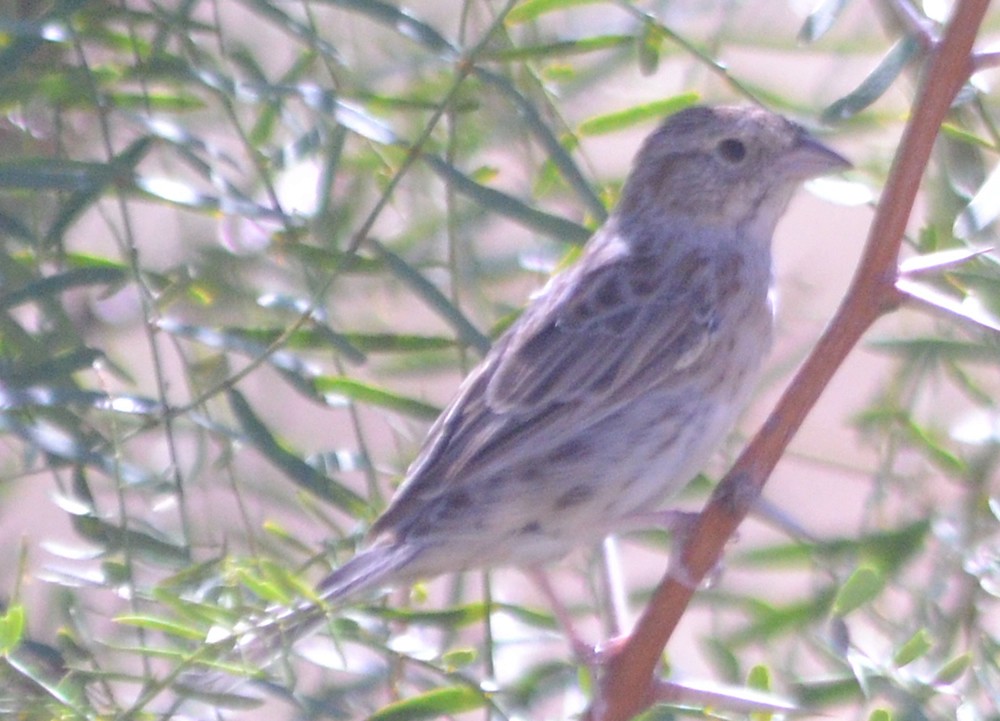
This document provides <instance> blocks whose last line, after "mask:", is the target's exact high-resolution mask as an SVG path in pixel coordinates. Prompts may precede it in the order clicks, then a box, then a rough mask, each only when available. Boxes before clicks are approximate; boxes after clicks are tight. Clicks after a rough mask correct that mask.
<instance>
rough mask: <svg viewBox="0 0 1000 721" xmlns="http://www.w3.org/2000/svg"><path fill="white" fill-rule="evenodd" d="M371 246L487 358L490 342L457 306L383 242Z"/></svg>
mask: <svg viewBox="0 0 1000 721" xmlns="http://www.w3.org/2000/svg"><path fill="white" fill-rule="evenodd" d="M370 245H372V246H373V247H374V248H375V249H376V250H377V251H378V253H379V255H380V256H381V258H382V260H383V261H384V262H385V263H386V265H387V266H388V268H389V270H391V271H392V273H393V275H395V276H396V277H397V278H399V279H400V280H402V281H403V282H405V283H406V284H407V285H408V286H410V288H412V289H413V291H414V292H415V293H416V294H417V295H418V296H420V298H422V299H423V300H424V302H425V303H427V304H428V305H429V306H430V307H431V308H433V309H434V310H435V311H437V312H438V314H440V315H441V317H442V318H444V320H445V321H447V323H448V324H449V325H451V327H452V328H454V329H455V332H456V333H458V335H459V337H460V338H461V339H462V340H463V341H464V342H465V343H466V344H467V345H469V346H471V347H472V348H475V349H476V350H478V351H479V352H480V353H482V354H484V355H485V354H486V352H487V351H489V349H490V345H491V344H490V339H489V338H487V337H486V336H484V335H483V334H482V333H480V332H479V329H478V328H476V327H475V326H474V325H472V323H471V322H470V321H469V320H468V319H467V318H466V317H465V315H464V314H463V313H462V312H461V311H460V310H459V309H458V308H457V307H456V306H455V304H454V303H452V302H451V301H450V300H449V299H448V298H447V297H445V295H444V293H442V292H441V291H440V290H438V289H437V286H435V285H434V284H433V283H431V282H430V281H429V280H427V279H426V278H425V277H424V276H423V275H421V274H420V272H418V271H417V270H416V269H415V268H414V267H413V266H411V265H410V264H409V263H407V262H406V261H405V260H403V259H402V258H400V257H399V256H398V255H396V254H395V253H393V252H392V251H391V250H389V249H388V248H386V247H385V246H383V245H382V244H381V243H376V242H374V241H371V242H370Z"/></svg>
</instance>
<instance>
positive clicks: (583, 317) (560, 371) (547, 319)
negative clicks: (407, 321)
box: [486, 242, 733, 413]
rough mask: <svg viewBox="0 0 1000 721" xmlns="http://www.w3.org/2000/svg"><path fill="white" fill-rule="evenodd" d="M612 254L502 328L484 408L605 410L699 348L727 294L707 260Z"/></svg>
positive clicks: (674, 371)
mask: <svg viewBox="0 0 1000 721" xmlns="http://www.w3.org/2000/svg"><path fill="white" fill-rule="evenodd" d="M609 245H610V247H611V248H615V247H616V245H617V244H615V243H614V242H612V243H611V244H609ZM618 247H621V250H620V251H619V252H613V251H612V252H609V253H608V254H607V255H608V257H607V258H599V260H601V261H603V262H598V263H588V262H586V260H583V261H581V262H580V263H579V264H578V266H577V267H574V268H573V269H571V271H570V272H569V273H564V274H563V275H562V276H559V277H558V278H556V279H555V282H554V283H553V287H552V288H551V289H549V291H548V292H547V293H546V294H545V295H544V296H542V297H540V298H539V299H538V301H537V302H536V303H534V304H533V305H532V306H531V307H530V308H529V309H528V310H527V311H526V312H525V314H524V316H523V317H522V318H521V320H520V322H519V323H518V324H517V325H516V326H514V327H513V328H512V330H511V334H510V338H509V340H508V342H507V343H506V345H505V347H504V348H503V349H502V353H501V354H500V356H499V359H498V363H497V364H496V367H495V369H494V370H493V373H492V377H491V379H490V382H489V385H488V387H487V389H486V400H487V403H488V405H489V406H490V408H491V409H493V410H494V411H496V412H500V413H511V412H513V413H537V412H539V411H540V410H541V409H545V408H547V407H549V406H550V405H553V404H565V403H572V402H574V401H580V402H581V403H582V404H583V405H584V406H586V407H588V409H589V410H590V411H593V410H594V409H595V408H605V409H607V411H608V412H609V413H610V412H614V410H616V409H617V408H618V407H620V406H621V405H622V404H624V403H628V402H629V401H631V400H632V399H633V398H635V397H636V395H637V394H640V393H644V392H645V391H647V390H649V389H650V387H652V386H653V385H655V386H665V385H670V384H671V383H672V382H675V381H676V379H679V378H680V377H681V375H682V373H681V371H683V370H684V369H685V368H687V367H689V366H690V365H691V364H692V363H694V362H695V361H696V360H697V358H698V357H699V355H700V354H701V353H702V352H704V350H705V349H706V348H707V347H708V345H709V344H710V342H711V340H712V337H713V335H714V332H715V328H716V326H717V318H716V312H717V309H718V307H719V302H718V301H719V300H720V293H723V292H725V293H729V292H732V290H733V289H732V288H726V289H722V288H720V287H719V285H720V284H719V278H718V277H717V275H716V273H715V269H714V265H713V263H711V262H710V260H709V257H708V255H707V254H705V253H704V252H703V251H701V250H699V249H691V250H688V251H686V252H683V253H680V254H678V255H677V256H675V257H674V258H673V262H672V263H667V262H665V261H664V259H663V258H660V257H656V256H651V255H647V256H643V255H636V254H633V253H630V252H628V249H627V247H625V246H624V244H620V245H618ZM665 288H669V291H667V292H665V290H664V289H665ZM650 371H654V372H650Z"/></svg>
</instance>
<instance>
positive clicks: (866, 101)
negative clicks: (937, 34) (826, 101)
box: [821, 35, 920, 123]
mask: <svg viewBox="0 0 1000 721" xmlns="http://www.w3.org/2000/svg"><path fill="white" fill-rule="evenodd" d="M918 52H920V41H919V40H918V39H917V38H915V37H912V36H909V35H907V36H906V37H904V38H902V39H901V40H899V41H898V42H897V43H896V44H895V45H893V46H892V49H891V50H890V51H889V52H888V53H887V54H886V56H885V57H884V58H882V61H881V62H880V63H879V64H878V66H877V67H876V68H875V69H874V70H873V71H872V72H871V73H870V74H869V75H868V77H866V78H865V79H864V80H863V81H862V82H861V84H860V85H859V86H858V87H857V88H856V89H855V90H854V91H853V92H851V93H850V94H848V95H846V96H844V97H843V98H841V99H840V100H838V101H836V102H835V103H833V104H832V105H830V107H828V108H827V109H826V110H824V111H823V114H822V115H821V119H822V120H823V122H824V123H837V122H842V121H844V120H847V119H849V118H851V117H853V116H855V115H857V114H858V113H860V112H861V111H862V110H864V109H865V108H867V107H868V106H869V105H871V104H872V103H874V102H875V101H876V100H878V99H879V98H880V97H882V95H883V94H884V93H885V91H886V90H888V89H889V88H890V87H891V86H892V83H893V82H894V81H895V80H896V78H897V77H898V76H899V74H900V73H901V72H903V68H905V67H906V65H907V64H908V63H909V62H910V60H912V59H913V58H914V57H916V55H917V53H918Z"/></svg>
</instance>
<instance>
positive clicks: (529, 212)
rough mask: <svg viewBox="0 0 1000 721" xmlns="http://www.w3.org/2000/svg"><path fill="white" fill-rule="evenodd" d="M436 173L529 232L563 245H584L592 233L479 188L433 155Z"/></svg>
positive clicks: (430, 158)
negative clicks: (528, 229) (560, 242)
mask: <svg viewBox="0 0 1000 721" xmlns="http://www.w3.org/2000/svg"><path fill="white" fill-rule="evenodd" d="M422 158H423V160H424V161H425V162H426V163H427V164H428V165H429V166H430V167H431V169H432V170H434V172H436V173H437V174H438V175H440V176H441V177H442V178H444V179H445V180H447V181H448V182H449V183H450V184H451V186H452V188H453V189H454V190H455V191H456V192H458V193H461V194H462V195H464V196H466V197H468V198H469V199H470V200H472V201H473V202H475V203H478V204H479V205H481V206H482V207H483V208H484V209H486V210H489V211H491V212H494V213H497V214H499V215H503V216H505V217H507V218H510V219H511V220H515V221H517V222H518V223H521V224H522V225H524V226H525V227H527V228H530V229H532V230H536V231H538V232H539V233H544V234H545V235H548V236H550V237H552V238H555V239H556V240H561V241H563V242H564V243H584V242H586V240H587V239H588V238H590V236H591V231H590V230H588V229H587V228H585V227H583V226H582V225H579V224H578V223H574V222H573V221H571V220H566V219H565V218H560V217H559V216H557V215H552V214H551V213H546V212H544V211H541V210H537V209H536V208H533V207H531V206H530V205H528V204H526V203H524V202H523V201H520V200H518V199H517V198H515V197H514V196H513V195H509V194H507V193H504V192H502V191H500V190H496V189H494V188H489V187H487V186H485V185H480V184H479V183H477V182H475V181H474V180H472V178H470V177H469V176H467V175H465V174H464V173H462V172H461V171H460V170H458V169H457V168H456V167H455V166H453V165H451V164H450V163H447V162H445V161H444V160H443V159H441V158H439V157H437V156H434V155H423V156H422Z"/></svg>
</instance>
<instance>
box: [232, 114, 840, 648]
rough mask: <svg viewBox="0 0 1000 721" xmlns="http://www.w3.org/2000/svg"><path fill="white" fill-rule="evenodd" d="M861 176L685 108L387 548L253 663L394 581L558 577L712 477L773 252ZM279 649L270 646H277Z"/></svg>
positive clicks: (750, 349) (381, 525)
mask: <svg viewBox="0 0 1000 721" xmlns="http://www.w3.org/2000/svg"><path fill="white" fill-rule="evenodd" d="M849 167H850V163H849V162H848V161H847V160H846V159H845V158H844V157H842V156H841V155H840V154H838V153H837V152H835V151H833V150H832V149H830V148H829V147H827V146H826V145H824V144H823V143H821V142H820V141H819V140H817V139H816V138H815V137H814V136H813V135H812V134H810V133H809V132H808V131H807V130H805V129H804V128H803V127H802V126H801V125H799V124H796V123H795V122H792V121H791V120H788V119H786V118H785V117H783V116H781V115H778V114H775V113H773V112H770V111H768V110H766V109H762V108H759V107H756V106H705V105H696V106H692V107H688V108H685V109H683V110H681V111H679V112H676V113H675V114H673V115H671V116H669V117H668V118H666V120H665V121H663V122H662V124H661V125H660V126H659V127H658V128H657V129H656V130H655V131H654V132H653V133H652V134H651V135H649V137H648V138H647V139H646V140H645V142H644V143H643V144H642V146H641V148H640V150H639V151H638V153H637V154H636V157H635V160H634V162H633V165H632V168H631V171H630V173H629V175H628V178H627V180H626V182H625V184H624V186H623V188H622V191H621V195H620V199H619V202H618V204H617V207H616V208H615V209H614V210H613V212H612V213H611V214H610V216H609V217H608V219H607V221H606V222H605V223H604V225H603V226H602V227H601V228H599V229H598V230H597V231H596V233H595V234H594V235H593V236H592V237H591V239H590V240H589V241H588V242H587V244H586V245H585V246H584V248H583V250H582V252H581V254H580V256H579V258H578V260H577V261H576V262H575V263H573V264H572V265H570V266H568V267H566V268H565V269H563V270H562V271H560V272H559V273H557V274H556V275H554V276H553V277H552V278H551V279H550V280H549V281H548V283H547V284H545V286H544V287H543V288H542V289H541V290H540V291H539V292H537V293H536V294H535V295H534V296H533V297H532V298H531V299H530V301H529V303H528V304H527V306H526V307H525V308H524V310H523V312H522V313H521V314H520V316H519V317H518V318H517V320H516V321H515V322H514V323H513V324H512V325H511V326H510V327H509V328H508V329H507V330H506V331H505V332H504V333H503V334H502V335H501V336H500V337H499V338H498V339H497V340H496V341H495V343H494V344H493V346H492V348H491V350H490V351H489V352H488V353H487V354H486V355H485V356H484V358H483V359H482V361H481V362H480V363H479V364H478V365H477V366H476V367H475V368H474V369H473V370H472V371H471V373H469V375H468V376H467V377H466V378H465V380H464V381H463V383H462V384H461V386H460V388H459V390H458V392H457V394H456V395H455V397H454V399H453V400H452V401H451V402H450V403H449V404H448V406H447V407H446V409H445V410H444V411H443V412H442V413H441V415H440V416H439V417H438V419H437V420H436V422H435V423H434V424H433V426H432V427H431V428H430V430H429V432H428V434H427V437H426V440H425V442H424V443H423V445H422V447H421V449H420V451H419V453H418V454H417V455H416V457H415V460H414V461H413V462H412V464H411V465H410V466H409V468H408V470H407V472H406V474H405V477H404V480H403V482H402V483H401V485H400V486H399V487H398V489H397V492H396V493H395V495H394V497H393V498H392V500H391V501H390V503H389V505H388V506H387V508H386V509H385V511H384V512H383V513H382V515H381V516H380V517H378V518H377V520H375V522H374V524H373V525H372V526H371V528H370V532H369V538H370V542H369V544H368V545H367V547H365V548H364V549H363V550H361V551H359V552H358V553H357V555H355V556H354V557H353V558H351V559H350V560H348V561H347V562H346V563H345V564H344V565H342V566H340V567H339V568H337V569H336V570H334V571H333V572H332V573H330V574H329V575H328V576H327V577H326V578H325V579H323V580H322V581H321V582H320V583H319V584H318V586H317V588H316V594H317V596H318V597H319V599H320V600H321V603H315V602H314V601H313V602H304V603H302V604H300V605H299V606H296V607H292V608H288V609H285V610H283V611H282V612H280V613H277V614H274V615H273V616H272V617H271V618H269V619H268V620H267V621H265V622H263V623H260V624H257V625H255V626H253V627H252V628H251V629H250V631H249V632H247V633H245V634H244V635H243V640H242V641H241V642H240V644H241V648H242V649H243V650H244V651H248V650H249V649H262V648H264V647H266V646H268V645H269V644H267V643H266V641H267V640H268V639H271V640H274V639H279V640H280V643H281V645H284V644H287V643H290V642H294V641H295V640H296V639H297V638H298V637H300V636H301V635H304V634H305V633H306V632H307V631H308V630H310V629H311V628H314V627H316V626H317V625H319V624H320V623H322V619H323V615H324V610H323V609H324V608H329V607H330V606H334V607H336V606H339V605H342V604H345V603H346V602H348V601H350V600H352V599H355V598H357V597H358V596H360V595H363V594H365V593H370V592H372V591H374V590H377V589H380V588H382V587H386V586H401V585H404V584H409V583H412V582H415V581H418V580H421V579H427V578H431V577H434V576H438V575H441V574H444V573H450V572H457V571H464V570H470V569H484V568H491V567H496V566H505V565H512V566H518V567H523V568H528V569H534V568H540V567H543V566H545V565H547V564H549V563H551V562H553V561H556V560H558V559H559V558H560V557H562V556H564V555H566V554H567V553H568V552H569V551H571V550H572V549H574V548H577V547H579V546H585V545H587V544H596V543H598V542H600V540H601V539H602V538H603V537H605V536H606V535H608V534H610V533H613V532H614V531H615V530H616V529H619V528H622V527H624V526H627V525H628V523H629V520H630V519H632V518H634V517H636V516H637V515H639V514H641V513H643V512H645V511H648V510H649V509H651V508H655V507H658V506H659V505H661V504H663V503H664V502H665V501H666V500H667V499H669V498H670V497H671V496H673V495H675V494H676V493H678V492H679V491H680V490H681V489H683V488H684V487H685V486H686V485H687V484H688V483H689V482H690V480H691V479H692V478H694V476H695V475H696V474H697V473H698V472H699V471H700V470H702V469H703V467H704V465H705V463H706V462H707V460H708V459H709V457H710V455H711V454H712V452H713V451H714V450H715V449H716V447H717V446H718V445H719V444H720V443H721V442H722V441H723V440H724V438H725V437H726V435H727V433H728V432H729V431H730V430H731V428H732V426H733V424H734V422H735V420H736V418H737V416H738V414H739V413H740V412H741V410H742V409H743V408H744V406H745V405H746V403H747V401H748V399H749V396H750V395H751V393H752V391H753V389H754V385H755V381H756V379H757V377H758V375H759V372H760V369H761V366H762V364H763V363H764V360H765V358H766V356H767V353H768V351H769V349H770V346H771V339H772V328H773V307H772V297H771V289H772V281H773V271H772V261H771V240H772V236H773V234H774V230H775V226H776V225H777V223H778V221H779V219H780V218H781V216H782V215H783V213H784V211H785V209H786V207H787V205H788V203H789V201H790V199H791V197H792V195H793V194H794V192H795V191H796V189H797V188H798V187H799V186H800V185H801V184H802V183H803V182H804V181H806V180H808V179H811V178H814V177H817V176H820V175H824V174H827V173H832V172H837V171H841V170H845V169H847V168H849ZM273 645H274V644H270V646H272V647H273Z"/></svg>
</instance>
